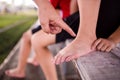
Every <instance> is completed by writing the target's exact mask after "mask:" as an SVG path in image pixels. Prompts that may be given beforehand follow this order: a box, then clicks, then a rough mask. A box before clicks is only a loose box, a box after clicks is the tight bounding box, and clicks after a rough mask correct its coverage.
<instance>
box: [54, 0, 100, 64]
mask: <svg viewBox="0 0 120 80" xmlns="http://www.w3.org/2000/svg"><path fill="white" fill-rule="evenodd" d="M100 2H101V0H89V1H88V0H78V5H79V11H80V12H81V13H80V16H81V17H80V26H79V30H78V34H77V36H76V38H75V39H74V40H73V41H72V42H71V43H70V44H68V45H67V46H66V47H65V48H64V49H62V50H61V51H59V52H58V54H57V55H56V56H55V57H54V59H53V62H54V63H55V64H60V63H62V62H65V61H70V60H73V59H76V58H79V57H80V56H84V55H86V54H88V53H90V52H91V51H93V50H92V49H91V45H92V43H93V42H94V41H95V40H96V35H95V30H96V23H97V18H98V12H99V8H100ZM86 5H87V6H86Z"/></svg>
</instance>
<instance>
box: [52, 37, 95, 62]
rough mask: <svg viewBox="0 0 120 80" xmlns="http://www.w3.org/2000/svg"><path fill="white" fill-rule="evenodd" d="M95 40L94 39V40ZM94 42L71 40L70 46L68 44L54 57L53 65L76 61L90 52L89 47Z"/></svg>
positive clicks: (89, 40)
mask: <svg viewBox="0 0 120 80" xmlns="http://www.w3.org/2000/svg"><path fill="white" fill-rule="evenodd" d="M94 40H95V39H94ZM94 40H91V39H87V40H77V39H75V40H73V41H72V42H71V43H70V44H68V45H67V46H66V47H65V48H64V49H62V50H61V51H59V53H58V54H57V55H56V56H55V57H54V60H53V62H54V63H55V64H60V63H62V62H65V61H66V62H68V61H70V60H73V59H76V58H78V57H80V56H84V55H86V54H88V53H90V52H91V51H93V50H92V49H91V45H92V43H93V41H94Z"/></svg>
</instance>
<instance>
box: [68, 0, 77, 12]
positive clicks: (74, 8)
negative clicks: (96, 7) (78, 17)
mask: <svg viewBox="0 0 120 80" xmlns="http://www.w3.org/2000/svg"><path fill="white" fill-rule="evenodd" d="M78 10H79V9H78V4H77V0H71V2H70V14H73V13H75V12H76V11H78Z"/></svg>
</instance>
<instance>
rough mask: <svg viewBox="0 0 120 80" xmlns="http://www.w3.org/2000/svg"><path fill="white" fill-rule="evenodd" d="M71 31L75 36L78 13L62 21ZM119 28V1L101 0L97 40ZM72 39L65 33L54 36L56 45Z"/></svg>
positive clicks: (77, 25)
mask: <svg viewBox="0 0 120 80" xmlns="http://www.w3.org/2000/svg"><path fill="white" fill-rule="evenodd" d="M64 21H65V23H67V24H68V25H69V26H70V27H71V28H72V29H73V31H74V32H75V33H76V34H77V31H78V27H79V12H76V13H75V14H73V15H71V16H69V17H67V18H66V19H64ZM119 26H120V0H115V1H113V0H101V5H100V10H99V16H98V22H97V27H96V35H97V38H108V37H109V36H110V35H111V34H112V33H113V32H114V31H115V30H116V29H117V28H118V27H119ZM40 29H41V27H40V26H39V27H37V28H35V29H33V30H32V33H35V32H37V31H39V30H40ZM71 38H73V37H72V36H71V35H69V34H68V33H67V32H66V31H64V30H62V32H61V33H59V34H57V35H56V43H58V42H62V41H65V40H66V39H71Z"/></svg>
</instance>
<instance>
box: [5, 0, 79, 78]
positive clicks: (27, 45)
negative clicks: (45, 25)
mask: <svg viewBox="0 0 120 80" xmlns="http://www.w3.org/2000/svg"><path fill="white" fill-rule="evenodd" d="M51 1H53V2H52V3H54V1H55V2H56V1H58V2H59V3H54V5H55V4H57V5H55V6H54V7H55V8H57V7H59V9H60V10H61V11H62V12H63V18H65V17H67V16H69V15H70V14H72V13H74V12H76V11H75V10H74V11H73V12H72V9H70V4H71V3H70V1H71V0H51ZM74 1H75V0H74ZM63 4H64V5H63ZM64 7H65V8H64ZM64 14H65V15H64ZM77 14H78V13H77ZM72 16H74V15H72ZM71 19H74V18H73V17H70V18H67V19H66V21H65V22H66V23H67V24H71V23H70V22H71ZM75 20H78V19H75ZM75 26H76V25H75ZM76 28H77V27H76ZM64 33H65V32H63V33H62V34H59V35H57V36H63V34H64ZM38 34H39V35H38ZM34 35H35V36H36V37H34ZM57 36H56V35H48V34H46V33H45V32H43V31H42V30H41V27H40V26H38V27H37V28H35V29H33V30H32V34H31V30H28V31H27V32H25V33H24V34H23V36H22V38H21V44H20V51H19V60H18V65H17V67H16V68H14V69H10V70H7V71H6V72H5V73H6V75H8V76H11V77H16V78H17V77H18V78H24V77H25V72H24V71H25V67H26V62H27V58H28V56H29V53H30V50H31V45H32V47H33V49H34V50H35V53H36V54H37V56H36V57H38V58H35V59H37V61H38V63H39V64H40V66H41V68H42V69H43V72H44V74H45V76H46V79H47V80H57V75H56V69H55V65H54V64H52V62H51V59H52V54H51V53H50V51H49V50H48V49H47V46H48V45H50V44H52V43H55V42H61V40H62V39H61V40H59V39H60V38H59V37H57ZM68 37H70V36H68ZM38 38H39V39H38ZM46 38H47V39H46ZM55 38H56V39H57V41H56V39H55ZM58 38H59V39H58ZM70 38H71V37H70ZM63 39H64V38H63ZM37 40H39V41H37ZM46 40H47V42H42V41H46ZM58 40H59V41H58ZM64 40H65V39H64ZM64 40H62V41H64ZM51 41H52V42H51ZM35 42H36V43H35ZM34 43H35V44H34ZM48 43H49V44H48ZM36 44H38V45H37V46H36Z"/></svg>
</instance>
